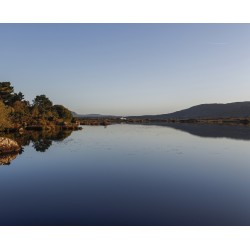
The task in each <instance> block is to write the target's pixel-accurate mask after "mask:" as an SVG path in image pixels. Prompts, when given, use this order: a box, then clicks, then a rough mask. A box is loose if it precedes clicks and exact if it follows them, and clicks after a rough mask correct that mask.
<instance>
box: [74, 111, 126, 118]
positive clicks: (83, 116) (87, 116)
mask: <svg viewBox="0 0 250 250" xmlns="http://www.w3.org/2000/svg"><path fill="white" fill-rule="evenodd" d="M71 113H72V115H73V117H77V118H119V117H121V116H115V115H101V114H86V115H82V114H77V113H76V112H73V111H72V112H71Z"/></svg>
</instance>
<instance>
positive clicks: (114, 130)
mask: <svg viewBox="0 0 250 250" xmlns="http://www.w3.org/2000/svg"><path fill="white" fill-rule="evenodd" d="M188 126H189V127H187V126H186V125H185V126H182V127H175V128H174V127H167V126H155V125H154V126H146V125H111V126H108V127H107V128H104V127H88V126H84V129H83V130H82V131H76V132H73V133H71V134H70V133H69V134H66V135H62V134H60V135H56V136H55V135H54V136H53V135H50V136H45V135H39V134H36V136H33V137H32V136H31V137H28V139H27V136H26V138H24V137H20V138H19V141H23V145H24V148H23V153H22V154H20V155H16V156H15V157H14V158H13V160H12V161H11V162H10V164H9V165H2V166H1V167H0V197H1V206H0V225H166V226H167V225H250V196H249V191H250V154H249V152H250V151H249V149H250V140H249V138H250V136H249V135H250V128H249V127H244V126H242V127H230V126H224V127H223V126H222V127H221V126H220V127H218V128H217V129H216V126H215V125H210V126H215V127H212V128H211V127H206V126H203V125H200V126H198V125H195V126H196V127H195V126H193V125H192V124H189V125H188ZM190 126H191V127H190ZM192 126H193V127H192ZM197 126H198V127H197ZM202 126H203V127H202ZM228 127H230V128H228ZM232 128H233V129H232ZM211 130H212V131H214V132H213V133H211ZM229 130H230V132H227V133H226V134H225V131H229ZM220 131H221V132H220ZM222 131H223V132H222ZM242 131H243V132H242ZM214 133H215V134H214ZM223 133H224V134H223ZM220 135H221V136H220ZM5 163H6V162H5Z"/></svg>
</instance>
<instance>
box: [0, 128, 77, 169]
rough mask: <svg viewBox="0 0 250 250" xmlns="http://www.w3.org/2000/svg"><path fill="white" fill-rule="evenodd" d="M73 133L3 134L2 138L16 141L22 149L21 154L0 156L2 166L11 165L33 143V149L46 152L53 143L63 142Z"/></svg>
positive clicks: (32, 132) (33, 132) (34, 132)
mask: <svg viewBox="0 0 250 250" xmlns="http://www.w3.org/2000/svg"><path fill="white" fill-rule="evenodd" d="M71 133H72V131H58V130H56V131H42V132H40V131H29V132H26V133H24V134H19V133H18V134H15V133H12V134H3V135H1V136H4V137H7V138H10V139H12V140H15V141H16V142H17V143H18V144H19V145H20V146H21V147H22V149H21V150H20V152H17V153H11V154H5V155H1V156H0V165H10V163H11V161H12V160H14V159H15V158H16V157H17V155H18V154H21V153H22V152H23V151H24V147H25V146H29V145H30V143H32V144H33V145H32V146H33V148H34V149H35V150H36V151H38V152H45V151H46V150H48V149H49V148H50V147H51V145H52V142H53V141H63V140H64V139H65V138H67V137H68V136H70V135H71Z"/></svg>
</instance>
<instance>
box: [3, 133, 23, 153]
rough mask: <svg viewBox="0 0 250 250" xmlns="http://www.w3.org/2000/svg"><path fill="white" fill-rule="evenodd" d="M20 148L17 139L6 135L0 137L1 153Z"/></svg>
mask: <svg viewBox="0 0 250 250" xmlns="http://www.w3.org/2000/svg"><path fill="white" fill-rule="evenodd" d="M20 149H21V147H20V146H19V145H18V143H17V142H16V141H14V140H11V139H9V138H6V137H0V155H1V154H8V153H13V152H18V151H19V150H20Z"/></svg>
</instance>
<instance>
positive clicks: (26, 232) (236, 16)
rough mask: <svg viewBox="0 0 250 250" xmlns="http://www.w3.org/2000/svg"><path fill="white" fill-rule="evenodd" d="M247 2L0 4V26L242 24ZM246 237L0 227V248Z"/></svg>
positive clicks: (227, 242)
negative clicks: (22, 24)
mask: <svg viewBox="0 0 250 250" xmlns="http://www.w3.org/2000/svg"><path fill="white" fill-rule="evenodd" d="M248 2H249V1H246V0H237V1H231V0H227V1H226V0H223V1H219V0H210V1H208V0H206V1H202V0H181V1H180V0H172V1H166V0H165V1H163V0H154V1H147V0H144V1H138V0H126V1H119V0H98V1H97V0H91V1H90V0H89V1H83V0H81V1H80V0H71V1H64V0H61V1H59V0H57V1H55V0H53V1H52V0H43V1H36V0H22V1H20V0H4V1H3V0H0V10H1V14H0V22H1V23H20V22H22V23H61V22H63V23H79V22H80V23H100V22H105V23H121V22H125V23H135V22H136V23H138V22H139V23H141V22H143V23H145V22H146V23H158V22H164V23H168V22H171V23H184V22H185V23H186V22H188V23H193V22H194V23H197V22H198V23H206V22H209V23H218V22H220V23H224V22H232V23H242V22H250V15H249V7H248ZM0 35H1V34H0ZM0 45H1V44H0ZM17 209H18V208H17ZM248 238H249V227H0V247H1V249H4V250H9V249H25V250H29V249H32V250H33V249H36V250H40V249H42V250H44V249H46V250H47V249H62V250H63V249H74V250H77V249H88V250H91V249H109V250H112V249H119V250H123V249H126V250H127V249H129V250H130V249H145V250H147V249H157V250H161V249H164V250H165V249H167V248H169V249H171V250H175V249H194V250H195V249H199V250H200V249H205V250H206V249H209V250H210V249H213V250H214V249H229V250H230V249H241V250H242V249H249V240H248Z"/></svg>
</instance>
